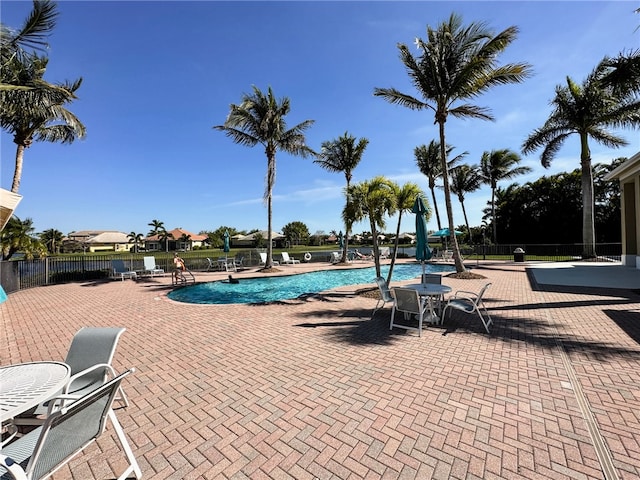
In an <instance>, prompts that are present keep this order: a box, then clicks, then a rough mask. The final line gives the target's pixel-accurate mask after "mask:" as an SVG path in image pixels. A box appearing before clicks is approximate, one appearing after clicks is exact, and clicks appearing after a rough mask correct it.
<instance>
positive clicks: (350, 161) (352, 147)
mask: <svg viewBox="0 0 640 480" xmlns="http://www.w3.org/2000/svg"><path fill="white" fill-rule="evenodd" d="M367 145H369V140H368V139H366V138H361V139H360V140H359V141H358V142H357V143H356V137H354V136H353V135H349V133H348V132H345V133H344V135H343V136H341V137H338V138H337V139H335V140H331V141H328V142H323V143H322V146H321V150H320V154H319V155H318V158H317V159H316V160H314V161H313V163H317V164H319V165H320V166H321V167H322V168H324V169H325V170H328V171H330V172H343V173H344V178H345V180H346V181H347V186H346V190H345V191H348V190H349V186H350V185H351V179H352V178H353V170H354V169H355V168H356V167H357V166H358V164H359V163H360V160H362V154H363V153H364V150H365V149H366V148H367ZM347 199H348V197H347ZM348 248H349V228H348V227H347V225H346V224H345V235H344V245H343V248H342V260H341V261H342V262H343V263H346V261H347V251H348Z"/></svg>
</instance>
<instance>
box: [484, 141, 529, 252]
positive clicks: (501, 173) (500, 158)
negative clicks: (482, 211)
mask: <svg viewBox="0 0 640 480" xmlns="http://www.w3.org/2000/svg"><path fill="white" fill-rule="evenodd" d="M520 160H521V159H520V155H518V154H517V153H515V152H512V151H511V150H509V149H507V148H505V149H502V150H492V151H490V152H484V153H483V154H482V158H481V159H480V171H481V174H482V177H483V179H484V182H485V183H487V184H489V185H490V186H491V223H492V226H493V230H492V232H493V235H492V237H493V238H492V240H493V243H498V239H497V233H496V232H497V229H496V226H497V222H496V207H495V194H496V188H497V187H498V182H499V181H500V180H507V179H510V178H513V177H516V176H518V175H524V174H525V173H529V172H530V171H531V168H529V167H517V166H516V165H517V164H518V163H520Z"/></svg>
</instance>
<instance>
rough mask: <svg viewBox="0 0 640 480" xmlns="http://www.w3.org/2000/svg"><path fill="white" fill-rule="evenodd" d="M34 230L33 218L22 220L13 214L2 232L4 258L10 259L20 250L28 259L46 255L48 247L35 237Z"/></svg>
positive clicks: (0, 246) (0, 237)
mask: <svg viewBox="0 0 640 480" xmlns="http://www.w3.org/2000/svg"><path fill="white" fill-rule="evenodd" d="M34 231H35V228H34V227H33V220H31V219H30V218H27V219H25V220H20V219H19V218H18V217H16V216H15V215H14V216H12V217H11V218H10V219H9V221H8V222H7V225H6V227H5V228H4V230H2V232H0V249H1V250H2V260H9V259H10V258H11V257H12V256H13V254H14V253H16V252H19V251H20V252H24V254H25V257H26V258H27V259H28V260H32V259H33V258H34V257H35V256H46V254H47V248H46V247H45V246H44V244H43V243H42V242H41V241H40V240H38V239H37V238H35V237H34Z"/></svg>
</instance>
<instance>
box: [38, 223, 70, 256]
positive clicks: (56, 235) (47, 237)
mask: <svg viewBox="0 0 640 480" xmlns="http://www.w3.org/2000/svg"><path fill="white" fill-rule="evenodd" d="M38 236H39V237H40V241H41V242H42V243H43V244H44V246H45V247H46V248H47V251H48V252H49V253H51V254H54V255H55V254H56V253H59V250H60V245H61V244H62V239H63V238H64V234H63V233H62V232H61V231H60V230H56V229H55V228H50V229H49V230H45V231H44V232H41V233H40V234H39V235H38Z"/></svg>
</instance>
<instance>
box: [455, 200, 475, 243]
mask: <svg viewBox="0 0 640 480" xmlns="http://www.w3.org/2000/svg"><path fill="white" fill-rule="evenodd" d="M460 206H461V207H462V215H464V224H465V225H466V226H467V235H469V240H468V242H469V243H472V241H471V229H470V228H469V220H468V219H467V209H466V208H464V202H463V201H462V200H460ZM454 235H455V233H454Z"/></svg>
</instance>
